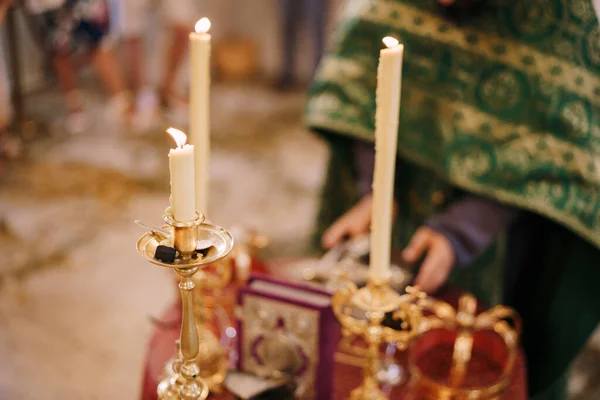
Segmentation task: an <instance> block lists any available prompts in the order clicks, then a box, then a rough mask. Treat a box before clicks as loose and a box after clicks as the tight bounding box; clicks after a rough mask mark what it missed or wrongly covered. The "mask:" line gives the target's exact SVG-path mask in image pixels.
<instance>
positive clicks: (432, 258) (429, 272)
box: [402, 227, 456, 293]
mask: <svg viewBox="0 0 600 400" xmlns="http://www.w3.org/2000/svg"><path fill="white" fill-rule="evenodd" d="M424 254H426V256H425V260H424V261H423V263H422V264H421V268H420V269H419V273H418V274H417V278H416V279H415V286H419V287H420V288H421V289H422V290H423V291H425V292H427V293H433V292H435V291H436V290H438V289H439V288H440V287H441V286H442V285H443V284H444V283H445V282H446V279H447V278H448V275H449V274H450V271H451V270H452V267H454V264H455V262H456V255H455V254H454V249H453V248H452V244H451V243H450V241H449V240H448V239H447V238H446V236H444V235H443V234H442V233H439V232H437V231H435V230H433V229H431V228H428V227H421V228H419V229H418V230H417V232H416V233H415V234H414V235H413V237H412V239H411V240H410V243H409V244H408V246H406V248H405V249H404V250H403V251H402V256H403V257H404V259H405V260H406V261H407V262H409V263H415V262H417V261H418V260H419V259H420V258H421V257H422V256H423V255H424Z"/></svg>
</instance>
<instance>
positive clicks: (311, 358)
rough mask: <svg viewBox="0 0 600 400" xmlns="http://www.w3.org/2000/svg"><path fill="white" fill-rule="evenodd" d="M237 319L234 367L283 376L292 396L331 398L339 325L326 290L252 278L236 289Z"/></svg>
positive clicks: (267, 376)
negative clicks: (237, 332) (236, 357)
mask: <svg viewBox="0 0 600 400" xmlns="http://www.w3.org/2000/svg"><path fill="white" fill-rule="evenodd" d="M237 317H238V329H239V334H240V337H239V340H238V346H239V349H238V350H239V365H238V368H239V370H240V371H243V372H246V373H252V374H254V375H257V376H260V377H265V378H282V377H283V378H286V377H287V378H288V379H289V380H290V381H291V382H293V384H294V386H295V395H296V398H300V399H318V400H328V399H331V398H333V377H334V364H335V363H334V354H335V352H336V349H337V345H338V342H339V337H340V328H339V324H338V322H337V320H336V318H335V316H334V314H333V311H332V309H331V295H330V294H329V293H328V292H326V291H324V290H321V289H319V288H316V287H314V286H308V285H303V284H298V283H295V282H288V281H284V280H279V279H275V278H270V277H263V276H253V277H252V278H251V279H250V280H249V282H248V285H247V286H246V287H245V288H243V289H241V290H240V291H239V293H238V312H237Z"/></svg>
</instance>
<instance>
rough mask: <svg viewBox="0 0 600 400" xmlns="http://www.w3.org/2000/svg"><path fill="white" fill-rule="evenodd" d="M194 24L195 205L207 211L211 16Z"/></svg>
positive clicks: (192, 130)
mask: <svg viewBox="0 0 600 400" xmlns="http://www.w3.org/2000/svg"><path fill="white" fill-rule="evenodd" d="M195 28H196V32H192V33H190V107H189V120H190V143H191V144H193V145H194V146H195V147H196V155H195V158H194V165H195V174H196V193H195V201H196V209H197V210H198V211H200V212H202V213H206V212H208V210H207V207H208V179H209V176H210V173H209V168H208V164H209V156H210V116H209V101H210V98H209V93H210V40H211V39H210V34H209V33H208V30H209V29H210V20H209V19H208V18H202V19H200V20H199V21H198V22H197V23H196V27H195Z"/></svg>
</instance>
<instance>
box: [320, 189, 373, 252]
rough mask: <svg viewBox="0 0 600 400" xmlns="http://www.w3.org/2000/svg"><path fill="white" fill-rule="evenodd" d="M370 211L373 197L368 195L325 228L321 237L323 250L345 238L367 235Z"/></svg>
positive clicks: (369, 224)
mask: <svg viewBox="0 0 600 400" xmlns="http://www.w3.org/2000/svg"><path fill="white" fill-rule="evenodd" d="M372 211H373V196H372V195H370V194H368V195H366V196H364V197H363V198H362V199H360V201H359V202H358V203H357V204H356V205H355V206H354V207H352V208H351V209H350V211H348V212H347V213H346V214H344V215H342V216H341V217H340V218H338V219H337V221H335V222H334V223H333V225H331V226H330V227H329V228H327V230H326V231H325V233H323V237H321V244H322V245H323V248H325V249H331V248H333V247H335V246H336V245H337V244H339V243H341V242H342V241H343V240H344V239H346V238H353V237H355V236H359V235H362V234H364V233H367V232H368V231H369V228H370V226H371V213H372Z"/></svg>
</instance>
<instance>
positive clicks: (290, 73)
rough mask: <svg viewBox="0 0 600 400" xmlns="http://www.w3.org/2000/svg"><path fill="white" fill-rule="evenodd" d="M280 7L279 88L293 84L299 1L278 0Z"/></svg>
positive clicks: (299, 9)
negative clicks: (280, 54) (280, 59)
mask: <svg viewBox="0 0 600 400" xmlns="http://www.w3.org/2000/svg"><path fill="white" fill-rule="evenodd" d="M280 7H281V22H282V26H281V33H282V45H283V47H282V49H281V52H282V65H281V74H280V76H279V80H278V81H277V86H278V87H279V88H281V89H285V88H288V87H290V86H293V85H294V84H295V82H296V79H295V71H296V68H295V62H296V57H295V55H296V51H297V48H298V45H297V41H296V40H297V32H298V28H299V22H300V11H301V9H302V7H301V4H300V2H298V1H296V0H280Z"/></svg>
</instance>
